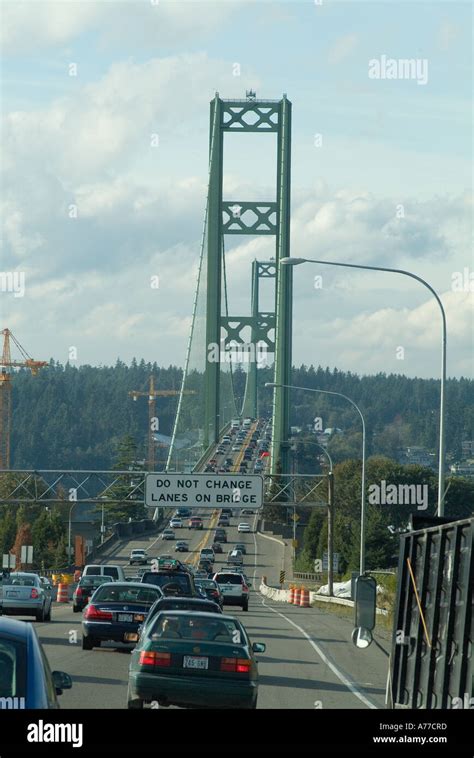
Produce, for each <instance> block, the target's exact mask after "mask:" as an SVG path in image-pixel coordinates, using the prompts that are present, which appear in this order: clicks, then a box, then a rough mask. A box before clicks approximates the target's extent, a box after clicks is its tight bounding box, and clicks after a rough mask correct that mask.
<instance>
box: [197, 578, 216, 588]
mask: <svg viewBox="0 0 474 758" xmlns="http://www.w3.org/2000/svg"><path fill="white" fill-rule="evenodd" d="M196 584H197V586H198V587H204V589H206V590H215V589H216V582H215V581H214V580H213V579H198V580H197V581H196Z"/></svg>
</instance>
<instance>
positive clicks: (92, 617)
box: [84, 605, 112, 621]
mask: <svg viewBox="0 0 474 758" xmlns="http://www.w3.org/2000/svg"><path fill="white" fill-rule="evenodd" d="M84 618H85V619H87V620H88V621H112V611H101V610H100V608H97V607H96V606H95V605H88V606H87V609H86V612H85V614H84Z"/></svg>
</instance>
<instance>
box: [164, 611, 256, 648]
mask: <svg viewBox="0 0 474 758" xmlns="http://www.w3.org/2000/svg"><path fill="white" fill-rule="evenodd" d="M150 636H151V637H152V638H153V639H183V640H203V641H205V642H228V643H230V644H244V640H243V639H242V633H241V631H240V627H239V626H238V625H237V623H236V622H235V621H234V620H233V619H221V618H219V616H218V615H217V614H216V617H215V618H209V617H205V616H201V615H200V614H198V613H193V614H186V615H183V616H173V614H172V613H169V614H168V613H160V615H159V616H157V619H156V621H155V623H154V624H153V627H152V629H151V630H150Z"/></svg>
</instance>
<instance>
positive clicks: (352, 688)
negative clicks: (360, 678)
mask: <svg viewBox="0 0 474 758" xmlns="http://www.w3.org/2000/svg"><path fill="white" fill-rule="evenodd" d="M253 541H254V543H255V569H254V572H253V579H254V585H255V574H256V573H257V552H258V546H257V537H256V535H255V532H254V535H253ZM261 602H262V605H263V606H265V608H268V609H269V610H270V611H273V613H276V614H277V615H278V616H281V617H282V618H284V619H285V621H287V622H288V623H289V624H291V626H294V627H295V629H298V631H299V632H301V634H302V635H303V637H304V638H305V639H306V640H308V642H309V644H310V645H311V647H312V648H313V649H314V650H315V651H316V653H317V654H318V655H319V657H320V658H321V660H322V661H323V662H324V663H325V664H326V666H329V668H330V669H331V671H332V672H333V674H335V675H336V676H337V678H338V679H339V680H340V681H341V682H342V683H343V684H344V685H345V686H346V687H347V688H348V689H349V690H350V692H352V694H353V695H355V697H358V698H359V700H360V701H361V702H362V703H364V705H366V706H367V708H372V709H374V710H378V708H377V706H376V705H375V704H374V703H372V702H371V701H370V700H369V699H368V698H366V697H365V695H363V694H362V692H360V690H359V689H358V688H357V687H356V685H355V684H354V682H351V681H350V680H349V679H347V677H345V676H344V674H343V673H342V671H339V669H338V668H337V666H335V665H334V663H332V661H330V660H329V658H327V656H326V655H325V654H324V653H323V651H322V650H321V648H320V647H319V645H317V644H316V642H315V641H314V640H313V639H312V638H311V637H310V635H309V634H308V633H307V632H305V630H304V629H302V628H301V626H298V624H295V622H294V621H292V620H291V619H289V618H288V616H285V614H284V613H281V612H280V611H277V610H276V609H275V608H272V606H271V605H267V604H266V602H265V600H264V599H263V598H262V601H261Z"/></svg>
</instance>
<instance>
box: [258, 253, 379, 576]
mask: <svg viewBox="0 0 474 758" xmlns="http://www.w3.org/2000/svg"><path fill="white" fill-rule="evenodd" d="M283 260H285V259H283ZM295 260H298V258H295ZM265 387H286V388H287V389H290V390H303V391H304V392H319V393H321V394H322V395H336V396H337V397H343V398H344V400H347V401H348V402H349V403H350V404H351V405H352V406H354V408H355V409H356V411H357V413H358V414H359V416H360V420H361V421H362V483H361V502H360V568H359V572H360V574H361V575H362V574H363V573H364V571H365V420H364V417H363V415H362V411H361V410H360V408H359V406H358V405H357V404H356V403H355V402H354V401H353V400H351V398H350V397H347V395H343V394H342V392H332V391H330V390H318V389H313V388H312V387H297V386H296V385H294V384H276V383H275V382H265ZM331 473H332V472H331Z"/></svg>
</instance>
